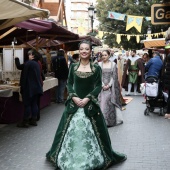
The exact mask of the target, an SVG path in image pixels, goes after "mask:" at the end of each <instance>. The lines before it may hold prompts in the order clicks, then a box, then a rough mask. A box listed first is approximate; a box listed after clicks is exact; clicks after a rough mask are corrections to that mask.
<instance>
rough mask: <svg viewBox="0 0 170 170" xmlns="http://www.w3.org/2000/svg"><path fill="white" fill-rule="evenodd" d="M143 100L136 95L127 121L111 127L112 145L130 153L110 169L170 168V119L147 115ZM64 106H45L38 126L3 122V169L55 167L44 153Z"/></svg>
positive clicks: (0, 136)
mask: <svg viewBox="0 0 170 170" xmlns="http://www.w3.org/2000/svg"><path fill="white" fill-rule="evenodd" d="M142 100H143V98H142V97H141V96H134V99H133V100H132V102H131V103H129V104H128V105H127V107H126V110H125V111H123V112H122V113H123V116H124V124H122V125H119V126H117V127H113V128H109V133H110V136H111V141H112V146H113V149H114V150H116V151H120V152H123V153H126V154H127V156H128V159H127V161H126V162H124V163H122V164H120V165H117V166H113V167H111V168H109V170H169V169H170V161H169V158H170V146H169V145H170V134H169V129H170V120H165V119H164V118H163V117H160V116H158V115H157V114H151V115H150V116H144V113H143V112H144V109H145V105H143V104H141V102H142ZM63 109H64V105H63V104H51V105H50V106H49V107H46V108H45V109H43V110H42V111H41V120H40V122H38V126H37V127H30V128H28V129H19V128H17V127H16V125H15V124H13V125H6V126H0V170H54V169H55V168H54V167H53V166H52V165H51V164H50V163H49V162H47V161H46V159H45V154H46V152H47V151H48V150H49V148H50V146H51V144H52V141H53V138H54V134H55V131H56V128H57V126H58V123H59V120H60V118H61V114H62V112H63Z"/></svg>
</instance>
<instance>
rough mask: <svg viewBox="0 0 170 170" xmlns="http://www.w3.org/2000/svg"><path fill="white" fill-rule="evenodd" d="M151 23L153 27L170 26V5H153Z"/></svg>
mask: <svg viewBox="0 0 170 170" xmlns="http://www.w3.org/2000/svg"><path fill="white" fill-rule="evenodd" d="M151 23H152V24H153V25H163V24H170V4H153V5H152V6H151Z"/></svg>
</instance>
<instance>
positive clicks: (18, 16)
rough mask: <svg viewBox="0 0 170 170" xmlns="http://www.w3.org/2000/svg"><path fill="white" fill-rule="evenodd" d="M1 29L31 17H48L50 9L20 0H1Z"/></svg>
mask: <svg viewBox="0 0 170 170" xmlns="http://www.w3.org/2000/svg"><path fill="white" fill-rule="evenodd" d="M0 11H1V15H0V30H2V29H4V28H7V27H10V26H12V25H15V24H16V23H19V22H22V21H25V20H28V19H30V18H37V17H42V18H48V16H49V11H48V10H45V9H39V8H35V7H32V6H30V5H28V4H26V3H23V2H21V1H18V0H0Z"/></svg>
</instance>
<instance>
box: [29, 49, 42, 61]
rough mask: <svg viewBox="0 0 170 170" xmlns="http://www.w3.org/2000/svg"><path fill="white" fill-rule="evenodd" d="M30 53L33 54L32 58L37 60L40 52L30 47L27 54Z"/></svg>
mask: <svg viewBox="0 0 170 170" xmlns="http://www.w3.org/2000/svg"><path fill="white" fill-rule="evenodd" d="M30 54H32V55H33V56H34V60H36V61H38V60H39V59H40V58H41V54H40V53H39V52H37V51H36V50H35V49H31V50H29V51H28V55H30Z"/></svg>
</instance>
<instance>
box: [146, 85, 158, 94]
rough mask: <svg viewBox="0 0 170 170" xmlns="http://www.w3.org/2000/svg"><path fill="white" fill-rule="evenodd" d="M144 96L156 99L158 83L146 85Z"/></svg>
mask: <svg viewBox="0 0 170 170" xmlns="http://www.w3.org/2000/svg"><path fill="white" fill-rule="evenodd" d="M145 88H146V89H145V90H146V96H148V97H157V96H158V83H155V82H153V83H146V87H145Z"/></svg>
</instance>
